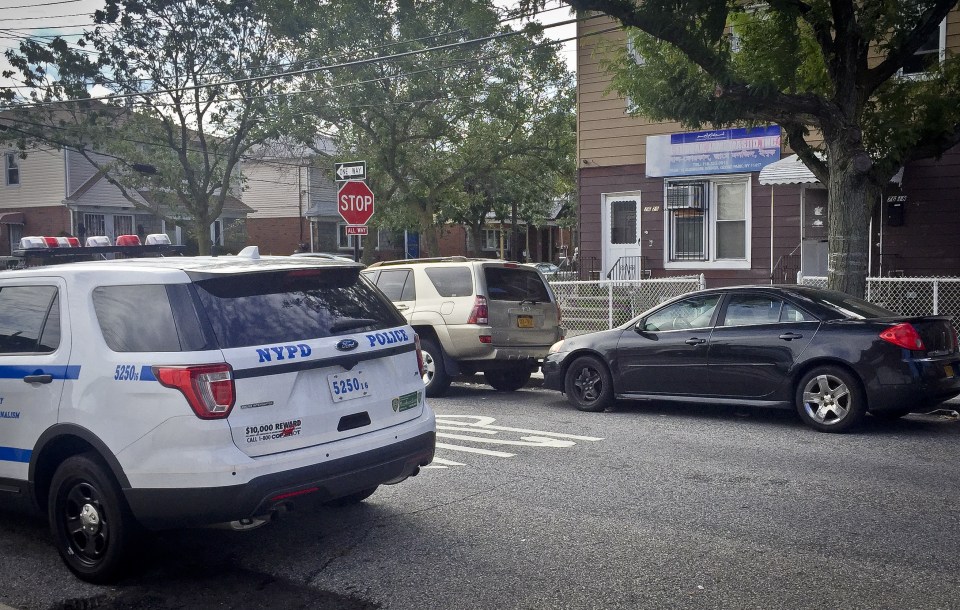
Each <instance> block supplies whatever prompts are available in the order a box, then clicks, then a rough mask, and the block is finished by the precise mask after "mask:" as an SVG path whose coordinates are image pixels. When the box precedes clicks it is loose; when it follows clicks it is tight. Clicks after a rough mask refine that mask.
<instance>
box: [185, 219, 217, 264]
mask: <svg viewBox="0 0 960 610" xmlns="http://www.w3.org/2000/svg"><path fill="white" fill-rule="evenodd" d="M190 226H191V227H192V232H193V236H194V237H196V238H197V254H198V255H199V256H206V255H208V254H210V245H211V244H212V242H211V241H210V222H209V221H208V220H206V219H203V218H196V217H194V218H193V219H192V220H191V222H190Z"/></svg>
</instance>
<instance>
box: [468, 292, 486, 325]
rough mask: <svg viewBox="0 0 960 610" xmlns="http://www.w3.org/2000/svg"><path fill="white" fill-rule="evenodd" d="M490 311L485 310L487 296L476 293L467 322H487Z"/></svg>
mask: <svg viewBox="0 0 960 610" xmlns="http://www.w3.org/2000/svg"><path fill="white" fill-rule="evenodd" d="M489 323H490V313H489V311H488V310H487V297H485V296H480V295H477V298H476V299H474V301H473V309H472V310H471V311H470V317H469V318H468V319H467V324H489Z"/></svg>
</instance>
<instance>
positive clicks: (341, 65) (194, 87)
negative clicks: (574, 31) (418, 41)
mask: <svg viewBox="0 0 960 610" xmlns="http://www.w3.org/2000/svg"><path fill="white" fill-rule="evenodd" d="M578 21H580V19H568V20H566V21H560V22H557V23H553V24H549V25H545V26H541V27H542V28H543V29H546V28H553V27H560V26H563V25H569V24H571V23H577V22H578ZM526 30H527V29H526V28H524V29H520V30H511V31H509V32H502V33H499V34H492V35H490V36H482V37H480V38H473V39H470V40H465V41H459V42H452V43H448V44H443V45H436V46H433V47H428V48H425V49H417V50H413V51H404V52H402V53H395V54H393V55H387V56H381V57H372V58H368V59H359V60H354V61H348V62H341V63H337V64H330V65H326V66H318V67H315V68H303V69H300V70H290V71H287V72H278V73H274V74H265V75H261V76H249V77H245V78H238V79H232V80H227V81H220V82H215V83H205V84H201V85H188V86H186V87H178V88H166V89H154V90H150V91H139V92H136V93H118V94H113V95H105V96H99V97H95V98H82V99H69V100H62V101H57V102H29V103H20V104H14V105H11V106H10V107H11V108H17V107H37V106H48V105H54V104H68V103H74V102H80V101H85V102H89V101H99V102H103V101H111V100H123V99H128V98H133V97H147V96H152V95H164V94H170V93H182V92H184V91H197V90H199V89H208V88H215V87H227V86H230V85H243V84H248V83H255V82H260V81H264V80H275V79H280V78H287V77H293V76H306V75H308V74H313V73H316V72H324V71H330V70H335V69H338V68H352V67H357V66H363V65H367V64H371V63H378V62H381V61H387V60H394V59H400V58H403V57H410V56H413V55H421V54H424V53H430V52H434V51H443V50H447V49H453V48H458V47H463V46H468V45H472V44H478V43H483V42H490V41H493V40H499V39H502V38H508V37H511V36H517V35H520V34H523V33H525V32H526Z"/></svg>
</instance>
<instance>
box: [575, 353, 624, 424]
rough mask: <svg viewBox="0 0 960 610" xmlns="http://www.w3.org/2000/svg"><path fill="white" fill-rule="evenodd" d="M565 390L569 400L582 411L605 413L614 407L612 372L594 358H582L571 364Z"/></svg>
mask: <svg viewBox="0 0 960 610" xmlns="http://www.w3.org/2000/svg"><path fill="white" fill-rule="evenodd" d="M563 388H564V392H566V394H567V400H569V401H570V403H571V404H573V406H575V407H576V408H578V409H580V410H581V411H603V410H605V409H606V408H607V407H610V406H611V405H613V400H614V396H613V378H612V377H611V376H610V370H609V369H607V365H606V364H604V363H603V362H601V361H600V359H598V358H595V357H593V356H580V357H579V358H577V359H576V360H574V361H573V363H571V364H570V367H569V368H568V369H567V373H566V375H565V376H564V380H563Z"/></svg>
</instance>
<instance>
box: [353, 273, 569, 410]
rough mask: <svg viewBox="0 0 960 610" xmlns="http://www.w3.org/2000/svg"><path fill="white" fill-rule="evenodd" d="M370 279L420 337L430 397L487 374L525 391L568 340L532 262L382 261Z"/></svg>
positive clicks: (498, 384)
mask: <svg viewBox="0 0 960 610" xmlns="http://www.w3.org/2000/svg"><path fill="white" fill-rule="evenodd" d="M363 274H364V275H365V276H366V277H367V279H369V280H370V281H371V282H373V283H374V284H376V286H377V287H378V288H379V289H380V290H381V291H382V292H383V293H384V294H385V295H386V296H387V298H389V299H390V300H391V301H393V304H394V305H396V307H397V309H399V310H400V313H402V314H403V315H404V316H405V317H406V319H407V321H408V322H409V323H410V325H411V326H413V328H414V330H415V331H416V332H417V334H418V335H419V336H420V345H421V347H422V350H423V358H424V376H423V381H424V383H425V384H426V392H427V396H442V395H443V394H444V393H445V392H446V390H447V388H448V387H449V386H450V381H451V379H452V378H453V377H455V376H456V375H461V374H462V375H472V374H474V373H477V372H480V371H483V374H484V377H485V378H486V381H487V383H489V384H490V385H491V386H493V387H494V388H495V389H497V390H500V391H503V392H512V391H514V390H518V389H520V388H522V387H523V386H524V385H525V384H526V383H527V381H528V380H529V379H530V374H531V373H532V372H534V371H536V370H537V369H538V368H539V366H540V362H541V360H542V359H543V358H544V357H545V356H546V355H547V351H548V350H549V349H550V346H551V345H552V344H553V343H555V342H556V341H559V340H560V339H561V338H563V330H562V329H561V328H560V309H559V308H558V307H557V301H556V298H555V297H554V296H553V291H551V290H550V285H549V284H548V283H547V281H546V280H545V279H544V277H543V274H542V273H540V272H539V271H537V270H536V269H535V268H532V267H529V266H526V265H520V264H518V263H509V262H506V261H502V260H491V259H472V258H464V257H459V256H458V257H449V258H432V259H415V260H400V261H389V262H381V263H374V264H373V265H370V267H368V268H367V269H366V270H365V271H364V272H363Z"/></svg>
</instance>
